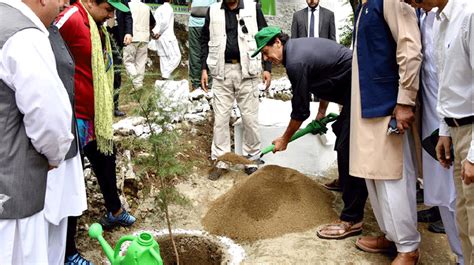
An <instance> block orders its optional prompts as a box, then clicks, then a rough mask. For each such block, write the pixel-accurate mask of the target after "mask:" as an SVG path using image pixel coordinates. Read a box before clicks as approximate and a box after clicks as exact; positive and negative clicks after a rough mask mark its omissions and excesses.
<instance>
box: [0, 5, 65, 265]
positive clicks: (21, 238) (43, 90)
mask: <svg viewBox="0 0 474 265" xmlns="http://www.w3.org/2000/svg"><path fill="white" fill-rule="evenodd" d="M0 3H7V5H9V6H11V7H13V8H15V9H17V10H19V11H20V12H21V13H22V14H23V15H24V16H26V17H27V18H28V19H30V20H31V21H32V22H33V23H34V25H35V26H36V27H37V28H28V29H24V30H21V31H20V32H17V33H15V34H14V35H13V36H12V37H10V38H9V39H8V40H7V42H6V43H5V44H4V46H3V48H2V49H1V50H0V79H1V80H2V81H3V82H4V83H5V84H6V85H7V86H8V87H10V88H11V89H13V90H14V91H15V100H16V104H17V106H18V108H19V109H20V110H21V112H22V113H23V114H24V121H25V122H24V123H25V129H26V132H27V136H28V138H30V139H32V141H31V142H32V144H33V146H34V148H35V149H36V150H38V152H39V153H41V154H43V155H44V156H45V157H46V158H47V160H48V162H49V164H50V167H51V168H54V167H58V165H59V164H60V162H61V161H62V160H63V159H64V156H65V154H66V152H67V151H68V149H69V147H70V143H71V140H72V139H73V136H72V134H71V117H72V110H71V105H70V103H69V100H68V96H67V93H66V90H65V89H64V86H63V85H62V82H61V80H60V79H59V77H58V74H57V71H56V64H55V60H54V55H53V52H52V50H51V45H50V43H49V40H48V31H47V29H46V26H49V23H51V22H52V21H53V19H54V17H55V16H56V15H57V14H58V12H59V2H58V1H46V2H40V1H37V0H24V1H23V2H20V1H3V0H1V1H0ZM2 26H3V25H2ZM52 114H54V116H53V115H52ZM46 226H47V220H46V218H45V211H44V210H41V211H40V212H38V213H36V214H34V215H32V216H29V217H26V218H22V219H16V220H15V219H13V220H12V219H8V220H5V219H3V220H0V238H1V240H0V263H1V264H15V265H17V264H48V251H47V244H48V231H47V229H46Z"/></svg>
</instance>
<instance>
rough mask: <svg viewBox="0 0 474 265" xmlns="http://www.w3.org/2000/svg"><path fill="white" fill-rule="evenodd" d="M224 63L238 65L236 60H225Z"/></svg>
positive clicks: (238, 61)
mask: <svg viewBox="0 0 474 265" xmlns="http://www.w3.org/2000/svg"><path fill="white" fill-rule="evenodd" d="M225 63H231V64H236V63H240V60H238V59H226V60H225Z"/></svg>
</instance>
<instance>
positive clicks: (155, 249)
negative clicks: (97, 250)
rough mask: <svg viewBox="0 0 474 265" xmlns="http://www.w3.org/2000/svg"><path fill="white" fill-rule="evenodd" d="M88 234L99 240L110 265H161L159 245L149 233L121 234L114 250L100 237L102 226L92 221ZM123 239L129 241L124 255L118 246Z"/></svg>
mask: <svg viewBox="0 0 474 265" xmlns="http://www.w3.org/2000/svg"><path fill="white" fill-rule="evenodd" d="M89 236H90V237H91V238H95V239H97V240H99V243H100V245H101V246H102V248H103V249H104V252H105V254H106V255H107V258H108V259H109V260H110V262H111V263H112V265H140V264H142V265H143V264H146V265H163V260H162V259H161V256H160V247H159V245H158V243H156V241H155V240H154V239H153V236H152V235H151V234H150V233H146V232H143V233H140V234H139V235H138V236H130V235H128V236H123V237H121V238H120V239H119V241H118V242H117V245H116V246H115V250H113V249H112V248H111V247H110V245H109V244H108V243H107V241H105V239H104V237H102V226H101V225H100V224H97V223H94V224H92V225H91V227H90V228H89ZM125 241H131V243H130V246H129V247H128V249H127V253H126V254H125V256H121V255H120V247H121V246H122V244H123V243H124V242H125Z"/></svg>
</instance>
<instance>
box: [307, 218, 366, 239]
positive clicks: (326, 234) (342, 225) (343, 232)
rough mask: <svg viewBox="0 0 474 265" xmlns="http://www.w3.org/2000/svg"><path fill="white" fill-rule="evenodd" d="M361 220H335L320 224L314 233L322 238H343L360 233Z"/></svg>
mask: <svg viewBox="0 0 474 265" xmlns="http://www.w3.org/2000/svg"><path fill="white" fill-rule="evenodd" d="M362 224H363V223H362V222H358V223H353V222H344V221H341V220H337V221H335V222H334V223H330V224H325V225H323V226H321V227H320V228H319V229H318V231H317V232H316V235H317V236H318V237H319V238H322V239H344V238H347V237H351V236H356V235H360V234H361V233H362Z"/></svg>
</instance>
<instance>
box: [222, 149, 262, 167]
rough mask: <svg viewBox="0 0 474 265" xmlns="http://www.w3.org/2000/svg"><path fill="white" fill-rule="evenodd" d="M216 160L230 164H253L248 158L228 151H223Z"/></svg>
mask: <svg viewBox="0 0 474 265" xmlns="http://www.w3.org/2000/svg"><path fill="white" fill-rule="evenodd" d="M217 161H222V162H226V163H229V164H232V165H239V164H241V165H249V164H255V161H252V160H249V159H247V158H245V157H243V156H241V155H238V154H235V153H232V152H229V153H225V154H223V155H221V156H219V157H218V158H217Z"/></svg>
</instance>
